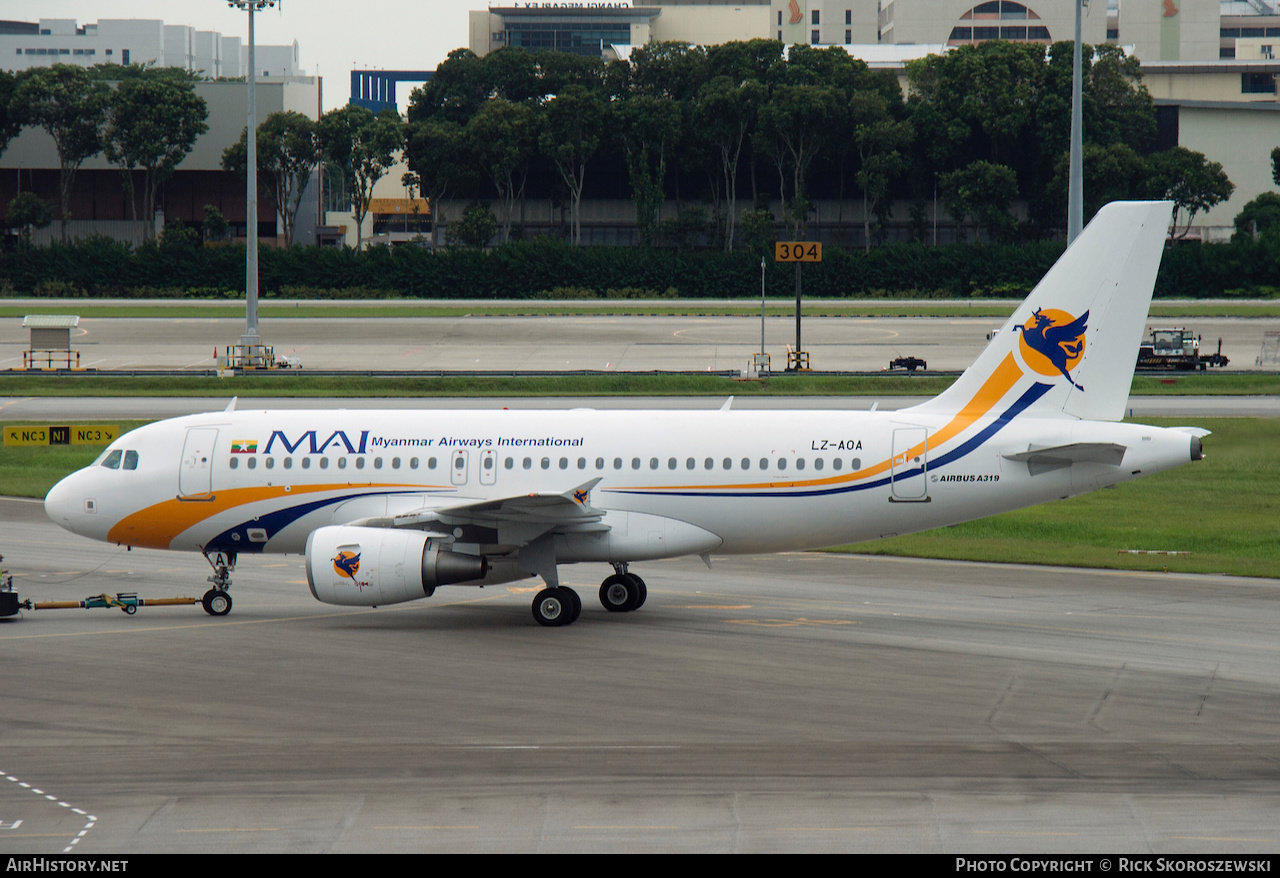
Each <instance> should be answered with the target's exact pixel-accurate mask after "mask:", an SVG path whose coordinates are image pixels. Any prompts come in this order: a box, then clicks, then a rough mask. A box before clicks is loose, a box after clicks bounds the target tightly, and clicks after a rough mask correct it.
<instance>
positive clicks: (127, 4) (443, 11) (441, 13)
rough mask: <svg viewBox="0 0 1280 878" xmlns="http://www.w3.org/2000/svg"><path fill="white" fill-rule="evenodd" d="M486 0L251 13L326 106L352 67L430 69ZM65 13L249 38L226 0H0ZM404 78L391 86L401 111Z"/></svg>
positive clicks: (306, 5)
mask: <svg viewBox="0 0 1280 878" xmlns="http://www.w3.org/2000/svg"><path fill="white" fill-rule="evenodd" d="M487 5H488V3H487V2H485V0H280V2H278V3H277V5H276V8H275V9H266V10H264V11H262V12H260V13H258V14H257V20H256V22H255V24H254V30H255V34H254V38H255V41H256V42H257V44H258V45H260V46H261V45H288V44H289V43H292V42H293V41H294V40H297V41H298V49H299V57H300V60H301V64H302V69H303V70H304V71H305V72H306V73H309V74H316V73H318V74H320V75H321V76H323V77H324V108H325V110H326V111H328V110H332V109H335V108H337V107H340V106H342V105H344V104H345V103H346V102H347V98H348V97H350V94H351V71H352V70H365V69H368V70H434V69H435V68H436V67H437V66H438V65H439V64H440V62H442V61H443V60H444V59H445V57H446V56H447V55H448V54H449V53H450V52H451V51H453V50H454V49H457V48H461V47H465V46H466V45H467V12H468V11H469V10H471V9H484V8H485V7H486V6H487ZM41 18H72V19H75V20H76V23H77V24H80V25H84V24H92V23H93V22H96V21H98V20H99V19H102V18H158V19H161V20H163V21H164V23H165V24H185V25H190V26H191V27H194V28H196V29H197V30H216V31H219V32H221V33H222V34H223V35H224V36H239V37H240V39H241V40H243V41H244V42H245V43H248V40H249V23H248V13H246V12H241V11H239V10H236V9H229V8H228V7H227V3H226V0H0V19H7V20H10V21H30V22H35V21H38V20H40V19H41ZM411 88H412V86H410V85H402V86H400V87H399V88H398V90H397V92H396V97H397V98H398V99H399V103H400V110H401V111H402V112H403V111H404V109H405V107H406V106H407V104H408V97H409V91H410V89H411Z"/></svg>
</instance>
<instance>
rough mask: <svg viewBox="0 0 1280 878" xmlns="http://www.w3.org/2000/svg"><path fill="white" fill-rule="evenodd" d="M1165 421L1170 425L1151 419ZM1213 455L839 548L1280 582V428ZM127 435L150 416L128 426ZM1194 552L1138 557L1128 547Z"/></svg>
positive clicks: (44, 472)
mask: <svg viewBox="0 0 1280 878" xmlns="http://www.w3.org/2000/svg"><path fill="white" fill-rule="evenodd" d="M1145 420H1146V422H1148V423H1154V424H1156V425H1158V426H1172V425H1173V424H1174V423H1176V422H1175V421H1174V420H1172V419H1168V418H1152V419H1145ZM1190 420H1191V421H1193V422H1194V423H1195V424H1196V425H1197V426H1203V427H1205V428H1207V429H1210V430H1213V435H1212V436H1209V437H1208V438H1206V439H1205V454H1206V457H1205V459H1204V460H1202V461H1199V462H1196V463H1191V464H1187V465H1185V466H1182V467H1178V468H1176V469H1173V470H1170V471H1168V472H1164V473H1158V474H1156V475H1153V476H1149V477H1147V478H1142V479H1138V480H1136V481H1133V482H1126V483H1125V484H1122V485H1118V486H1117V487H1116V488H1115V489H1113V490H1107V491H1096V492H1094V493H1092V494H1086V495H1083V496H1080V497H1074V498H1072V499H1070V500H1060V501H1057V502H1053V503H1046V504H1042V505H1040V506H1034V507H1031V508H1029V509H1023V510H1019V511H1017V512H1009V513H1005V514H1003V515H998V516H994V517H991V518H986V519H982V520H980V521H975V522H970V523H968V524H962V525H958V526H956V527H950V528H941V529H938V530H933V531H927V532H925V533H921V534H914V535H911V536H905V537H893V538H890V539H884V540H877V541H875V542H870V543H858V544H855V545H851V546H843V547H839V548H837V549H834V550H833V551H845V552H856V553H862V554H877V555H902V556H911V557H920V558H946V559H953V560H965V561H995V562H1007V563H1023V564H1052V565H1062V566H1071V567H1104V568H1117V569H1127V570H1157V571H1158V570H1168V571H1170V572H1186V573H1227V574H1232V575H1237V576H1268V577H1275V576H1280V560H1278V559H1277V556H1276V546H1277V545H1280V455H1277V454H1276V451H1277V440H1276V425H1275V422H1274V421H1268V420H1262V419H1256V418H1193V419H1190ZM117 423H118V424H119V426H120V429H121V431H122V432H123V431H127V430H131V429H133V428H134V427H137V426H139V425H140V424H142V423H145V422H143V421H119V422H117ZM100 453H101V449H100V448H94V447H87V446H63V447H52V448H50V447H41V448H26V447H16V448H15V447H4V446H0V494H4V495H11V496H22V497H43V496H44V495H45V494H46V493H48V490H49V488H51V487H52V486H53V485H54V483H56V482H57V481H58V479H60V478H62V477H63V476H64V475H66V474H67V473H70V472H72V471H74V470H76V469H78V468H80V467H82V466H87V465H88V464H89V463H91V462H92V461H93V460H94V459H95V458H96V457H97V456H98V454H100ZM1125 549H1139V550H1153V551H1170V550H1173V551H1180V552H1190V553H1191V554H1190V555H1129V554H1121V550H1125Z"/></svg>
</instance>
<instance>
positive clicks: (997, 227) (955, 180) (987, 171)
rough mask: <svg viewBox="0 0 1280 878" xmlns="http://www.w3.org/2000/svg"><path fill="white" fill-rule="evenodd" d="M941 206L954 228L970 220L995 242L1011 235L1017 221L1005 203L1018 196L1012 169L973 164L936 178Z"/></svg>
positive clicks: (989, 163) (981, 163) (979, 162)
mask: <svg viewBox="0 0 1280 878" xmlns="http://www.w3.org/2000/svg"><path fill="white" fill-rule="evenodd" d="M938 188H939V190H940V193H941V195H942V203H943V204H944V205H945V206H946V208H947V213H949V214H951V218H952V219H954V220H955V222H956V225H957V226H960V225H963V224H964V221H965V219H966V218H967V217H973V218H974V221H975V222H976V223H977V224H978V225H979V226H985V227H986V229H987V233H988V234H990V235H991V236H993V237H994V238H996V239H997V240H1005V239H1007V238H1009V237H1011V236H1012V234H1013V232H1014V230H1016V228H1017V225H1018V224H1017V221H1016V220H1014V218H1013V217H1011V216H1010V215H1009V204H1010V203H1011V202H1012V201H1013V199H1015V198H1017V197H1018V177H1017V175H1016V174H1014V172H1013V169H1012V168H1008V167H1006V166H1004V165H997V164H993V163H991V162H984V161H977V162H973V163H972V164H969V165H967V166H966V167H963V168H961V169H960V170H958V171H952V172H951V173H949V174H943V175H942V176H941V177H939V178H938Z"/></svg>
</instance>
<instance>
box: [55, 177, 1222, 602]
mask: <svg viewBox="0 0 1280 878" xmlns="http://www.w3.org/2000/svg"><path fill="white" fill-rule="evenodd" d="M1170 213H1171V205H1170V204H1169V203H1167V202H1133V203H1113V204H1111V205H1108V206H1107V207H1104V208H1103V209H1102V210H1101V211H1100V212H1099V213H1098V215H1097V216H1096V217H1095V218H1094V220H1093V222H1092V223H1090V225H1089V226H1088V227H1087V228H1086V229H1085V230H1084V232H1083V233H1082V234H1081V235H1080V236H1079V237H1078V238H1077V240H1076V242H1075V243H1074V244H1073V245H1072V246H1071V247H1070V248H1069V249H1068V250H1067V252H1066V253H1064V254H1063V256H1062V257H1061V258H1060V259H1059V260H1058V262H1057V263H1056V264H1055V265H1054V266H1053V268H1051V269H1050V270H1049V272H1048V273H1047V274H1046V275H1045V276H1044V278H1043V279H1042V280H1041V282H1040V283H1039V284H1038V285H1037V286H1036V288H1035V289H1034V290H1033V291H1032V292H1031V295H1030V296H1028V298H1027V299H1026V301H1024V302H1023V303H1022V305H1021V306H1020V307H1019V308H1018V309H1017V310H1016V311H1015V312H1014V314H1013V316H1012V317H1011V318H1010V319H1009V321H1008V322H1007V323H1006V324H1005V326H1004V328H1003V329H1002V330H1001V331H1000V332H999V333H997V334H996V335H995V337H994V338H993V340H992V341H991V343H990V344H989V345H988V347H987V348H986V350H984V351H983V353H982V354H981V355H980V356H979V357H978V359H977V360H976V361H975V362H974V364H973V365H972V366H971V367H970V368H969V369H968V370H967V371H965V373H964V374H963V375H961V376H960V378H959V379H958V380H957V381H956V382H955V383H954V384H953V385H952V386H951V387H950V388H948V389H947V390H946V391H945V392H944V393H942V394H941V395H940V396H938V397H936V398H934V399H931V400H929V401H927V402H924V403H922V404H920V405H916V406H912V407H911V408H907V409H901V410H898V411H894V412H877V411H871V412H742V411H732V410H731V409H730V406H729V405H728V404H726V405H725V406H724V407H723V408H721V409H720V410H719V411H705V412H672V411H590V410H579V409H575V410H573V411H563V412H541V411H538V412H534V411H507V410H502V411H488V412H464V411H399V412H380V411H309V412H302V411H293V412H272V411H243V410H242V411H237V410H234V402H233V406H232V407H231V408H229V409H228V410H227V411H222V412H216V413H210V414H200V415H192V416H189V417H183V418H176V419H173V420H168V421H162V422H159V423H155V424H151V425H148V426H144V427H141V428H139V429H137V430H134V431H132V432H130V433H128V434H126V435H124V436H121V437H120V438H119V439H118V440H116V441H115V442H113V443H112V444H111V445H110V446H109V447H108V448H107V449H106V451H104V452H103V454H102V455H101V457H99V458H98V460H97V461H95V462H94V463H93V465H91V466H88V467H86V468H84V469H82V470H80V471H78V472H75V473H73V474H71V475H69V476H67V477H66V478H65V479H63V480H62V481H61V482H59V483H58V484H57V485H56V486H55V487H54V488H53V490H51V491H50V492H49V495H48V497H47V498H46V499H45V508H46V510H47V511H48V514H49V516H50V517H51V518H52V519H53V520H54V521H55V522H57V523H58V524H59V525H61V526H62V527H64V528H66V529H68V530H70V531H73V532H74V533H77V534H82V535H84V536H88V537H92V538H94V539H98V540H104V541H107V542H111V543H117V544H120V545H126V546H144V547H147V548H153V549H173V550H180V551H195V552H201V553H203V554H204V555H205V557H206V558H207V559H208V560H209V562H210V563H211V564H212V565H213V567H214V575H213V576H211V577H210V581H211V582H212V583H213V587H212V588H210V589H209V591H208V592H207V593H206V594H205V596H204V607H205V610H206V611H207V612H209V613H210V614H213V615H223V614H225V613H227V612H228V611H229V610H230V609H231V595H230V594H229V592H228V591H227V589H228V587H229V586H230V584H231V580H230V572H231V570H232V568H233V567H234V565H235V560H236V557H237V555H240V554H243V553H246V552H247V553H262V552H274V553H300V554H302V555H303V556H304V557H305V566H306V572H307V582H308V583H309V585H310V587H311V593H312V594H313V595H315V597H316V598H318V599H319V600H321V601H325V602H327V603H333V604H344V605H357V606H377V605H382V604H391V603H396V602H399V601H408V600H414V599H417V598H424V597H429V596H430V595H431V594H432V593H433V592H434V591H435V589H436V588H437V587H439V586H442V585H458V586H482V585H490V584H495V583H502V582H509V581H513V580H518V579H522V578H526V577H531V576H536V577H541V579H542V580H543V582H544V583H545V588H543V589H542V590H541V591H539V592H538V594H537V596H536V597H535V598H534V601H533V616H534V618H535V619H536V620H537V621H538V622H539V623H541V624H542V625H548V626H557V625H567V624H570V623H571V622H573V621H574V620H575V619H576V618H577V617H578V615H579V613H580V612H581V610H582V601H581V599H580V598H579V597H578V595H577V594H576V593H575V592H574V591H573V590H572V589H570V588H567V587H565V586H562V585H560V583H559V576H558V570H559V567H560V565H563V564H578V563H584V562H600V563H603V564H610V565H612V566H613V571H614V572H613V573H612V574H611V575H609V576H608V577H607V578H606V579H605V580H604V582H603V583H602V584H601V586H600V602H601V603H602V604H603V605H604V607H605V609H607V610H611V611H620V612H625V611H629V610H635V609H637V608H639V607H640V606H641V605H642V604H643V603H644V602H645V597H646V594H647V590H646V588H645V584H644V581H643V580H642V579H641V578H640V577H639V576H638V575H636V574H635V573H633V572H632V571H631V569H630V567H631V565H632V564H635V563H637V562H643V561H650V560H654V559H658V558H672V557H677V556H685V555H701V556H702V558H703V560H704V561H707V563H708V564H709V563H710V558H711V556H712V555H719V554H735V553H759V552H779V551H786V550H799V549H810V548H819V547H823V546H831V545H838V544H843V543H854V542H859V541H862V540H872V539H876V538H878V537H883V536H892V535H896V534H905V533H911V532H913V531H920V530H925V529H928V528H933V527H939V526H942V525H948V524H954V523H957V522H962V521H968V520H971V519H975V518H981V517H983V516H987V515H992V514H994V513H998V512H1004V511H1007V510H1010V509H1017V508H1020V507H1024V506H1030V505H1032V504H1036V503H1042V502H1045V501H1048V500H1055V499H1058V498H1063V497H1070V496H1072V495H1074V494H1082V493H1084V492H1086V491H1092V490H1095V489H1097V488H1105V487H1108V486H1110V485H1114V484H1116V483H1119V482H1124V481H1128V480H1129V479H1133V478H1136V477H1138V476H1140V475H1146V474H1149V473H1154V472H1159V471H1161V470H1165V469H1169V468H1170V467H1174V466H1177V465H1179V464H1182V463H1186V462H1188V461H1192V460H1199V459H1200V458H1201V456H1202V454H1201V437H1203V436H1204V435H1206V434H1207V431H1205V430H1200V429H1196V428H1191V427H1187V428H1159V427H1147V426H1141V425H1138V424H1123V423H1119V421H1120V420H1121V418H1122V417H1123V414H1124V410H1125V405H1126V402H1127V400H1128V393H1129V385H1130V382H1131V380H1132V376H1133V370H1134V363H1135V361H1136V358H1137V349H1138V344H1139V340H1140V336H1141V333H1142V328H1143V325H1144V322H1145V320H1146V316H1147V310H1148V307H1149V304H1150V300H1151V293H1152V288H1153V286H1154V283H1155V277H1156V270H1157V268H1158V267H1159V264H1160V256H1161V253H1162V251H1163V247H1164V241H1165V236H1166V233H1167V229H1168V225H1169V218H1170Z"/></svg>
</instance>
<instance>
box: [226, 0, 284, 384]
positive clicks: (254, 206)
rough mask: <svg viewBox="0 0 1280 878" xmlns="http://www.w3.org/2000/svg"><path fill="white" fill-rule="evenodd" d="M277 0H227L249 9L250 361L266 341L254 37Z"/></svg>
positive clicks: (244, 341) (246, 338)
mask: <svg viewBox="0 0 1280 878" xmlns="http://www.w3.org/2000/svg"><path fill="white" fill-rule="evenodd" d="M275 5H276V0H227V7H228V8H230V9H240V10H243V11H246V12H248V13H249V76H248V80H249V119H248V123H247V124H246V126H245V140H246V141H247V146H248V150H247V152H248V154H247V156H246V158H245V164H246V166H247V171H248V175H247V176H248V178H249V179H248V183H247V184H246V185H245V237H246V239H247V241H246V243H247V251H248V255H247V256H246V258H245V270H244V294H245V307H246V311H245V323H244V335H242V336H241V337H240V344H241V346H242V347H245V348H246V349H247V350H246V351H245V359H246V361H252V359H253V357H254V353H253V352H254V349H256V348H257V347H258V346H260V345H261V344H262V339H261V338H260V337H259V335H258V112H257V105H256V93H257V85H258V75H257V63H258V59H257V57H256V54H255V51H254V39H253V14H254V13H255V12H260V11H262V10H263V9H267V8H269V7H272V6H275Z"/></svg>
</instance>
